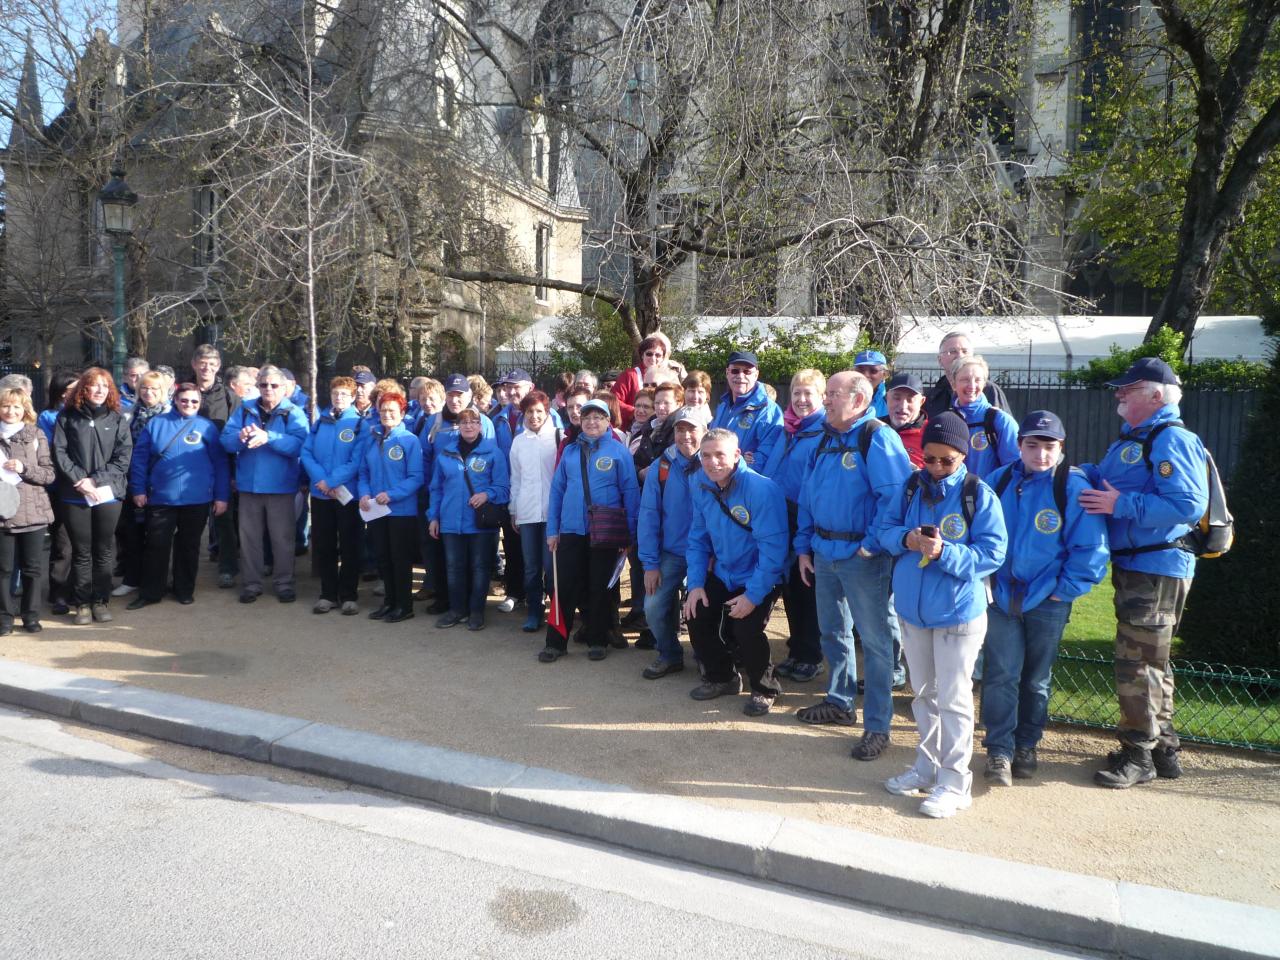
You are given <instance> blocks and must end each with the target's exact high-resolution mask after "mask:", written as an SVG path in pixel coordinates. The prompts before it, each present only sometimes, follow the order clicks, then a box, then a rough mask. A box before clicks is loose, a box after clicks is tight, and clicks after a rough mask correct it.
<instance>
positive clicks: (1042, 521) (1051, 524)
mask: <svg viewBox="0 0 1280 960" xmlns="http://www.w3.org/2000/svg"><path fill="white" fill-rule="evenodd" d="M1036 529H1037V530H1039V531H1040V532H1041V533H1057V532H1058V531H1059V530H1061V529H1062V516H1061V515H1060V514H1059V513H1058V511H1057V510H1041V511H1040V512H1039V513H1037V514H1036Z"/></svg>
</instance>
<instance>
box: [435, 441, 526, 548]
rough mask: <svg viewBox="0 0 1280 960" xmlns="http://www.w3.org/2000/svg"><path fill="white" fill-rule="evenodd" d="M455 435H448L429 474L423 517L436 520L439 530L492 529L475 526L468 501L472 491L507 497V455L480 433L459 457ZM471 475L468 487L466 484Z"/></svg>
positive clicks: (496, 498)
mask: <svg viewBox="0 0 1280 960" xmlns="http://www.w3.org/2000/svg"><path fill="white" fill-rule="evenodd" d="M458 439H459V437H458V435H457V434H456V433H452V434H449V435H448V440H446V441H445V443H444V449H443V451H442V452H441V453H440V456H438V457H436V460H435V469H434V471H433V472H432V474H431V502H430V506H429V507H428V508H427V518H428V519H430V520H439V521H440V532H441V533H493V532H494V531H492V530H481V529H480V528H479V527H477V526H476V511H475V508H473V507H472V506H471V505H470V504H469V503H467V501H468V500H470V499H471V494H472V491H473V490H474V492H475V493H487V494H488V495H489V500H490V502H491V503H508V502H510V500H511V474H510V472H509V471H508V468H507V458H506V457H504V456H503V455H502V451H501V450H499V449H498V444H497V443H496V442H495V441H494V439H493V437H481V438H480V440H479V442H477V443H476V446H475V449H474V450H472V451H471V453H470V454H468V455H467V458H466V461H465V462H464V461H463V457H462V453H461V451H459V450H458ZM467 477H470V478H471V489H468V487H467Z"/></svg>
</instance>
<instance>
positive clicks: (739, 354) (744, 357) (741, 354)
mask: <svg viewBox="0 0 1280 960" xmlns="http://www.w3.org/2000/svg"><path fill="white" fill-rule="evenodd" d="M735 363H746V364H750V365H751V366H753V367H755V368H756V369H757V370H758V369H760V361H759V360H757V359H756V355H755V354H754V353H752V352H751V351H750V350H735V351H733V353H731V354H729V360H728V362H726V363H725V366H726V367H731V366H733V365H734V364H735Z"/></svg>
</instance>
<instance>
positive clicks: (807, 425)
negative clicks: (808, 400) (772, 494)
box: [753, 410, 827, 504]
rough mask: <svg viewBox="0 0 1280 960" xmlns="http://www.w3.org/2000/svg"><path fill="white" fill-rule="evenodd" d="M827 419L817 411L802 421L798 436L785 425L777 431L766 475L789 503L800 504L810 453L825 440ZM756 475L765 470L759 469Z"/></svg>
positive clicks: (768, 459)
mask: <svg viewBox="0 0 1280 960" xmlns="http://www.w3.org/2000/svg"><path fill="white" fill-rule="evenodd" d="M826 417H827V415H826V412H825V411H823V410H815V411H814V412H813V413H811V414H809V415H808V416H807V417H805V418H804V419H803V420H801V421H800V424H799V425H798V426H797V427H796V432H795V433H788V432H787V428H786V427H785V426H784V427H783V428H782V429H781V430H779V431H778V437H777V439H776V440H775V441H774V443H773V449H772V450H770V451H769V456H768V458H767V460H766V462H767V464H768V468H769V472H768V473H764V474H763V475H764V476H767V477H768V478H769V479H770V480H772V481H773V482H774V483H776V484H777V485H778V486H779V487H781V488H782V495H783V496H784V497H786V498H787V502H788V503H792V504H796V503H799V502H800V485H801V484H802V483H804V475H805V473H806V472H807V471H808V469H809V454H811V453H813V451H814V448H815V447H817V446H818V441H819V440H821V439H822V432H823V429H822V428H823V426H824V425H825V424H826V422H827V421H826ZM753 469H754V468H753ZM756 473H763V471H760V470H756Z"/></svg>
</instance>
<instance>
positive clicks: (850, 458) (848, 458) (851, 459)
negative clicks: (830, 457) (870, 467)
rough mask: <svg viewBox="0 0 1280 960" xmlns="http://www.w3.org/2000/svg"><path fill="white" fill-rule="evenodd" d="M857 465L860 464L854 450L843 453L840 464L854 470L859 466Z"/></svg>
mask: <svg viewBox="0 0 1280 960" xmlns="http://www.w3.org/2000/svg"><path fill="white" fill-rule="evenodd" d="M857 465H858V458H857V457H855V456H854V455H853V451H852V450H849V451H846V452H845V453H844V454H842V455H841V457H840V466H842V467H844V468H845V469H846V470H852V469H854V468H855V467H857Z"/></svg>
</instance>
